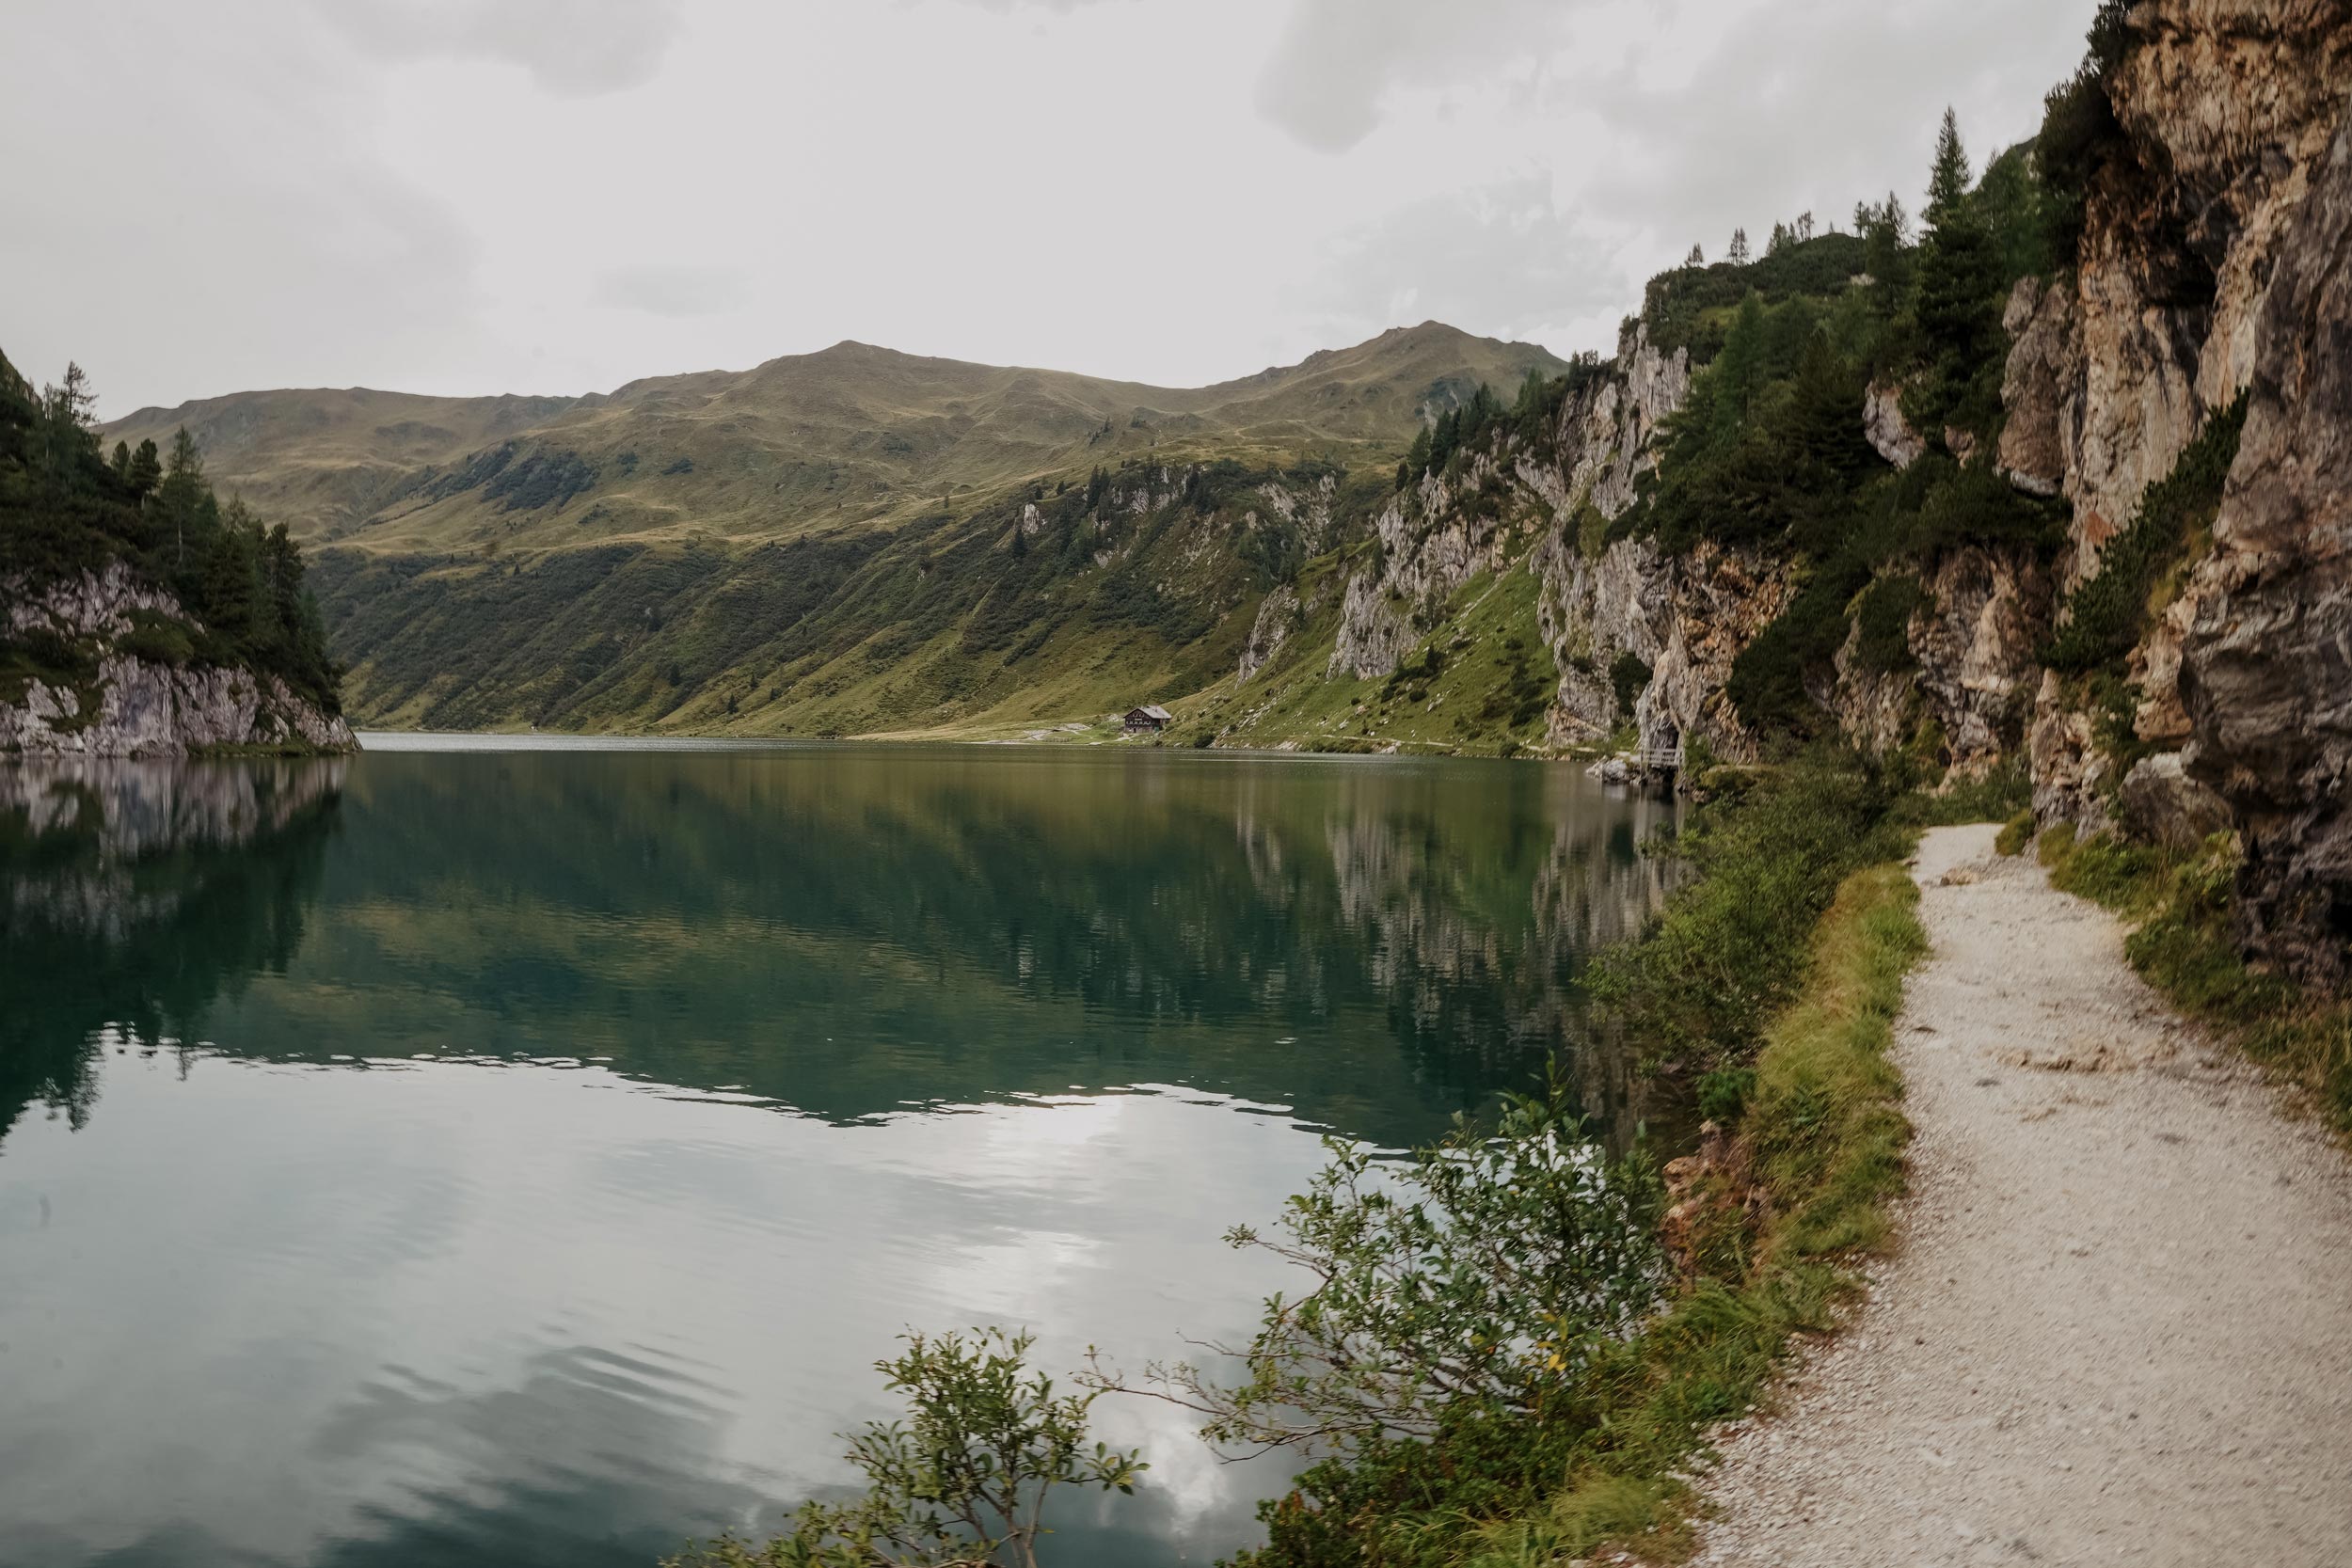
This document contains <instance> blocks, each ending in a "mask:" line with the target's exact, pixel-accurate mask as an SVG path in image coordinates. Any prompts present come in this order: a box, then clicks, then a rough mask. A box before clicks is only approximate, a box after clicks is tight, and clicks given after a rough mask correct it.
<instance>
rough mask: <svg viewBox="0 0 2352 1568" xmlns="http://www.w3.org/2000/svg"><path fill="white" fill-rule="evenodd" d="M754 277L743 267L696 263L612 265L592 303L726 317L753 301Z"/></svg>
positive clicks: (599, 277)
mask: <svg viewBox="0 0 2352 1568" xmlns="http://www.w3.org/2000/svg"><path fill="white" fill-rule="evenodd" d="M751 298H752V280H751V278H750V277H748V276H747V275H746V274H745V273H744V272H743V271H742V270H741V269H740V268H737V267H712V266H695V265H691V264H678V265H661V264H656V265H650V266H635V267H607V268H606V269H605V270H604V271H603V272H600V273H598V274H597V275H596V290H595V292H594V293H592V294H591V295H590V300H591V303H593V304H596V305H610V306H614V307H617V308H619V309H624V310H643V311H645V312H646V313H648V314H650V315H656V316H677V317H689V316H723V315H725V314H726V313H727V312H729V311H731V310H739V309H742V308H743V307H744V306H745V305H748V304H750V303H751Z"/></svg>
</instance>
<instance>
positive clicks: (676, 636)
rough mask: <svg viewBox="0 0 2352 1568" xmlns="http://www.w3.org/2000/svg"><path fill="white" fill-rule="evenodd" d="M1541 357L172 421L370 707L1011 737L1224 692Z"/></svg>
mask: <svg viewBox="0 0 2352 1568" xmlns="http://www.w3.org/2000/svg"><path fill="white" fill-rule="evenodd" d="M1561 368H1562V367H1561V365H1560V362H1559V361H1557V360H1556V359H1554V358H1553V357H1552V356H1550V355H1549V353H1547V352H1546V351H1544V350H1542V349H1540V348H1535V347H1533V346H1530V345H1526V344H1511V343H1501V342H1496V341H1492V340H1488V339H1482V338H1473V337H1470V335H1468V334H1465V333H1462V332H1458V331H1456V330H1454V328H1451V327H1447V326H1443V325H1438V324H1435V323H1427V324H1424V325H1421V326H1417V327H1411V328H1399V329H1396V330H1394V331H1391V332H1388V333H1384V334H1383V335H1381V336H1380V337H1378V338H1375V339H1374V340H1372V341H1369V342H1365V343H1361V344H1359V345H1357V346H1355V347H1353V348H1348V349H1342V350H1335V351H1329V352H1326V353H1321V354H1316V355H1314V356H1311V357H1309V358H1308V359H1307V360H1305V361H1303V362H1302V363H1300V364H1297V365H1293V366H1285V367H1277V368H1273V369H1269V370H1266V371H1263V372H1259V373H1257V374H1255V375H1251V376H1247V377H1243V378H1241V379H1238V380H1235V381H1230V382H1224V383H1220V384H1218V385H1216V386H1213V387H1203V388H1154V387H1147V386H1142V385H1139V384H1136V383H1129V382H1115V381H1105V380H1101V379H1098V378H1093V377H1088V376H1079V375H1071V374H1066V373H1062V372H1047V371H1036V370H1024V369H1006V368H998V367H992V366H985V365H971V364H965V363H961V362H960V361H956V360H948V359H932V358H922V357H918V356H911V355H904V354H898V353H895V352H892V351H890V350H886V349H879V348H872V347H869V346H866V345H865V344H859V343H841V344H836V345H835V346H834V347H833V348H830V349H827V350H825V351H823V352H821V353H818V354H812V355H802V356H789V357H786V358H782V359H775V360H771V361H769V362H768V363H766V364H764V365H761V366H759V367H757V368H756V369H755V370H752V371H748V372H741V373H739V374H738V373H731V372H707V373H703V374H697V375H691V376H675V377H662V378H657V379H653V380H647V381H639V382H632V383H630V384H629V385H628V386H625V387H622V388H619V389H617V390H616V391H614V392H612V393H611V394H609V395H596V396H591V397H583V398H578V399H569V400H565V399H529V398H500V399H437V398H418V397H410V396H407V395H405V394H396V393H383V392H368V391H347V392H262V393H246V394H239V395H236V396H233V397H229V398H220V399H214V400H210V401H208V402H204V403H199V404H184V405H183V406H182V407H180V408H177V409H171V410H156V409H146V410H142V411H140V412H139V413H137V414H135V415H133V416H131V417H130V418H129V419H127V420H121V421H119V422H118V423H117V424H116V425H114V426H112V427H109V429H108V431H107V435H108V436H110V437H115V438H127V439H130V440H133V441H136V440H138V439H140V438H142V437H143V436H145V435H146V434H147V433H148V432H151V431H161V432H164V433H165V434H166V435H168V434H169V433H171V432H173V431H176V430H177V429H178V428H180V427H181V425H182V424H183V423H184V424H185V425H186V427H187V428H188V429H189V431H190V432H191V433H192V434H193V435H194V436H196V438H197V439H198V441H199V443H201V444H203V446H204V448H205V451H206V457H207V463H208V468H209V471H210V472H211V473H212V474H213V475H214V476H215V479H216V480H217V481H218V482H219V483H221V484H222V485H223V487H224V488H228V489H232V490H241V491H243V492H244V493H246V494H247V495H248V496H250V497H252V498H253V499H255V500H256V501H257V502H258V503H259V504H261V505H262V507H263V508H264V509H265V510H266V511H267V512H268V513H269V515H272V516H273V517H280V518H284V519H286V520H287V521H289V522H290V523H291V524H292V525H293V527H294V531H296V532H297V534H300V535H303V536H306V537H308V538H310V539H311V540H312V541H314V542H315V543H316V545H317V546H319V547H318V548H317V549H316V552H315V553H316V557H317V568H316V578H317V581H318V584H319V590H320V594H321V598H322V600H323V602H324V604H325V607H326V612H327V617H328V621H329V623H330V625H332V626H334V627H335V628H336V637H337V643H336V649H337V653H338V655H339V656H340V657H342V658H343V659H344V660H346V661H347V662H348V663H349V664H350V666H351V671H350V674H349V678H348V681H347V687H346V696H347V700H348V702H349V704H350V705H351V708H352V710H353V711H354V712H355V713H357V714H358V715H359V716H360V717H361V718H362V720H363V721H367V722H373V723H389V724H400V725H416V726H428V727H445V728H495V727H520V726H522V725H524V724H538V725H543V726H548V727H560V728H568V729H591V730H636V729H660V730H675V731H681V732H695V733H705V732H728V733H740V734H797V735H806V734H852V735H855V734H874V733H896V732H905V731H912V730H930V731H939V730H948V731H956V732H961V733H975V732H977V733H986V732H989V731H992V730H997V729H1006V728H1018V727H1020V726H1024V725H1028V724H1031V723H1034V722H1036V721H1046V720H1052V721H1063V720H1069V719H1072V718H1073V717H1081V716H1090V715H1099V714H1100V713H1102V712H1103V711H1104V710H1105V709H1107V708H1109V707H1113V706H1120V705H1127V704H1129V703H1133V702H1140V701H1144V700H1148V699H1161V700H1168V699H1173V698H1177V697H1180V696H1183V695H1184V694H1186V693H1190V692H1195V691H1199V690H1200V689H1202V688H1203V687H1206V686H1208V685H1210V684H1212V683H1213V682H1215V681H1216V680H1218V679H1219V678H1221V677H1223V676H1226V675H1228V674H1230V673H1231V672H1232V669H1233V667H1234V662H1235V660H1236V658H1237V657H1238V654H1239V651H1240V648H1241V645H1242V642H1243V640H1244V639H1245V637H1246V636H1247V634H1248V630H1249V627H1250V626H1251V624H1252V619H1253V617H1254V615H1255V613H1256V610H1257V606H1258V603H1259V600H1260V598H1261V596H1262V595H1263V594H1264V593H1265V592H1266V591H1267V590H1269V589H1270V588H1272V587H1274V586H1276V585H1277V584H1279V583H1281V582H1283V581H1285V580H1287V579H1288V578H1290V577H1291V576H1292V575H1293V574H1295V572H1296V571H1297V569H1298V567H1299V566H1300V564H1301V563H1302V562H1306V561H1308V560H1309V559H1311V558H1314V557H1318V556H1321V555H1324V554H1326V553H1327V552H1328V551H1329V550H1331V549H1332V548H1334V547H1336V546H1338V545H1339V544H1340V543H1341V542H1342V541H1343V539H1345V538H1349V537H1355V536H1359V535H1360V533H1361V529H1360V527H1359V526H1357V525H1358V524H1359V523H1360V520H1361V515H1362V513H1363V511H1364V510H1365V508H1366V507H1367V506H1368V505H1370V504H1372V503H1373V501H1374V500H1375V499H1376V498H1377V496H1378V493H1379V490H1380V484H1379V483H1378V482H1377V481H1375V480H1374V479H1371V478H1370V477H1368V476H1370V475H1373V474H1375V473H1385V472H1386V470H1387V467H1389V466H1390V465H1391V464H1393V462H1394V460H1395V458H1396V456H1397V454H1398V453H1399V452H1400V451H1402V450H1403V449H1404V447H1405V446H1406V443H1407V442H1408V440H1409V439H1410V437H1411V436H1412V435H1413V433H1414V432H1416V431H1417V430H1419V429H1421V428H1422V425H1423V423H1424V421H1425V420H1428V419H1430V418H1432V417H1434V416H1435V415H1436V414H1437V413H1438V412H1440V411H1442V410H1444V409H1447V408H1451V407H1454V406H1456V405H1458V404H1461V403H1463V402H1464V401H1466V400H1467V399H1469V398H1470V395H1471V394H1472V393H1473V392H1474V391H1475V390H1476V389H1477V388H1479V387H1481V386H1484V385H1498V384H1499V385H1517V384H1518V382H1519V381H1521V380H1523V379H1524V378H1525V377H1526V375H1527V374H1528V372H1531V371H1541V372H1545V373H1547V374H1549V373H1552V372H1556V371H1557V370H1559V369H1561Z"/></svg>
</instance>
